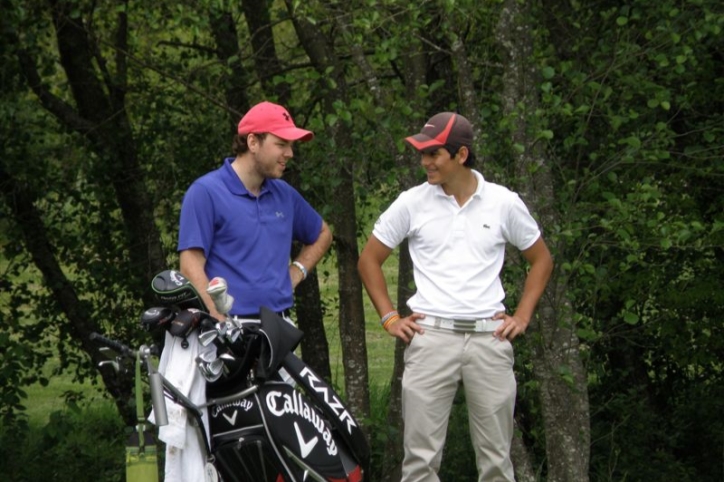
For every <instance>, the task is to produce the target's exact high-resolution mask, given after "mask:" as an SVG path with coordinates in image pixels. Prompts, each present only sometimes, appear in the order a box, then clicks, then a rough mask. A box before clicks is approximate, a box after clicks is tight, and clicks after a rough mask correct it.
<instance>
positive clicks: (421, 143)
mask: <svg viewBox="0 0 724 482" xmlns="http://www.w3.org/2000/svg"><path fill="white" fill-rule="evenodd" d="M405 142H407V143H408V144H410V145H411V146H412V147H414V148H415V149H417V150H418V151H426V150H428V149H436V148H438V147H443V146H444V145H445V144H443V143H441V142H440V141H438V140H437V139H433V138H432V137H430V136H426V135H425V134H415V135H414V136H410V137H406V138H405Z"/></svg>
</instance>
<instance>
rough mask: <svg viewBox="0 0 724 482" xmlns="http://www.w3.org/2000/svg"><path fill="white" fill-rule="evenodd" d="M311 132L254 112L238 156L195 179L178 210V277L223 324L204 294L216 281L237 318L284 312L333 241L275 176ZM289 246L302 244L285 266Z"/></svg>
mask: <svg viewBox="0 0 724 482" xmlns="http://www.w3.org/2000/svg"><path fill="white" fill-rule="evenodd" d="M313 137H314V134H313V133H312V132H310V131H307V130H304V129H300V128H298V127H297V126H296V125H294V121H293V120H292V117H291V116H290V115H289V112H287V110H286V109H285V108H284V107H282V106H280V105H277V104H273V103H271V102H262V103H260V104H257V105H255V106H254V107H252V108H251V109H250V110H249V112H247V113H246V115H244V117H243V118H242V119H241V121H240V122H239V127H238V135H237V136H236V137H235V138H234V143H233V151H234V154H235V155H236V157H230V158H227V159H225V161H224V164H223V165H222V166H221V167H220V168H219V169H217V170H215V171H212V172H210V173H208V174H206V175H204V176H202V177H200V178H199V179H197V180H196V181H194V183H193V184H192V185H191V187H190V188H189V189H188V191H187V192H186V195H185V196H184V199H183V203H182V205H181V222H180V228H179V241H178V250H179V252H180V268H181V272H182V273H183V275H184V276H186V277H187V278H188V279H189V280H190V281H191V283H193V285H194V286H195V287H196V288H197V290H198V291H199V293H200V295H201V296H202V297H203V298H204V301H205V302H206V305H207V306H208V307H209V308H210V312H211V315H213V316H215V317H217V318H219V319H224V316H223V315H222V314H220V313H218V312H217V311H216V309H215V307H214V303H213V302H212V301H211V298H210V297H209V296H208V294H207V293H206V287H207V286H208V283H209V280H210V279H212V278H214V277H217V276H218V277H222V278H224V279H225V280H226V281H227V283H228V290H229V294H230V295H231V296H233V298H234V304H233V306H232V308H231V310H230V311H229V314H230V315H232V316H238V317H240V318H258V313H259V310H260V307H262V306H265V307H267V308H269V309H271V310H272V311H276V312H278V313H280V314H281V313H283V314H285V315H286V314H288V310H289V308H291V306H292V303H293V291H294V288H296V286H297V285H298V284H299V283H300V282H302V281H303V280H304V279H305V278H306V276H307V273H308V272H309V270H311V269H313V268H314V266H315V265H316V264H317V262H319V260H320V259H321V258H322V256H323V255H324V253H325V252H326V251H327V250H328V249H329V246H330V244H331V243H332V233H331V231H330V229H329V226H327V223H325V222H324V220H323V219H322V217H321V216H320V215H319V214H318V213H317V212H316V211H315V210H314V209H313V208H312V207H311V206H310V205H309V203H308V202H307V201H306V200H305V199H304V198H303V197H302V196H301V195H300V194H299V193H298V192H297V191H296V190H295V189H294V188H293V187H291V186H290V185H289V184H287V183H286V182H285V181H282V180H281V179H280V178H281V177H282V174H283V173H284V169H285V168H286V164H287V162H289V161H290V160H291V158H292V155H293V152H292V147H293V144H294V142H296V141H299V142H305V141H310V140H312V138H313ZM292 241H299V242H301V243H302V245H303V247H302V249H301V251H300V253H299V255H298V256H297V257H296V259H295V260H293V261H292V262H291V263H290V255H291V246H292Z"/></svg>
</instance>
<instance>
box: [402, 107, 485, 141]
mask: <svg viewBox="0 0 724 482" xmlns="http://www.w3.org/2000/svg"><path fill="white" fill-rule="evenodd" d="M405 141H406V142H408V143H409V144H410V145H411V146H412V147H414V148H415V149H417V150H418V151H427V150H431V149H437V148H439V147H443V146H445V145H451V146H455V147H461V146H465V147H470V146H472V144H473V128H472V126H471V125H470V122H469V121H468V120H467V119H466V118H465V117H463V116H461V115H460V114H456V113H455V112H441V113H439V114H435V115H434V116H432V117H430V119H429V120H428V121H427V122H426V123H425V125H424V126H423V128H422V130H421V131H420V133H419V134H415V135H414V136H410V137H406V138H405Z"/></svg>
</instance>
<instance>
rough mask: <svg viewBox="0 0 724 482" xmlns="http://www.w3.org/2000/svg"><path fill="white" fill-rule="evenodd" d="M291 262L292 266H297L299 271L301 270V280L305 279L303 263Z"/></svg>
mask: <svg viewBox="0 0 724 482" xmlns="http://www.w3.org/2000/svg"><path fill="white" fill-rule="evenodd" d="M292 264H293V265H294V266H296V267H297V268H299V271H301V272H302V281H304V280H305V279H307V268H305V267H304V265H303V264H302V263H300V262H299V261H292Z"/></svg>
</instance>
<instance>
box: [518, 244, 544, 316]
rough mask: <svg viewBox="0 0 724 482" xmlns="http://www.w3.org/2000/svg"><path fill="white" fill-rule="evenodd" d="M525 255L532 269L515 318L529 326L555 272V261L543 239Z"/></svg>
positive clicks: (524, 286)
mask: <svg viewBox="0 0 724 482" xmlns="http://www.w3.org/2000/svg"><path fill="white" fill-rule="evenodd" d="M523 254H524V256H525V257H526V258H527V259H528V261H529V262H530V265H531V267H530V270H529V271H528V275H527V276H526V278H525V283H524V285H523V293H522V295H521V297H520V302H519V303H518V306H517V308H516V310H515V315H514V316H515V317H516V318H518V319H520V320H521V321H522V322H524V323H525V324H526V326H527V324H528V323H530V320H531V318H533V313H534V311H535V307H536V306H537V305H538V301H540V298H541V296H543V292H544V291H545V288H546V285H547V284H548V280H549V279H550V277H551V273H552V272H553V259H552V257H551V255H550V252H549V251H548V247H547V246H546V245H545V242H544V241H543V240H542V238H541V239H540V240H539V241H538V242H537V243H536V244H535V245H534V246H533V247H531V249H530V250H528V251H527V252H524V253H523Z"/></svg>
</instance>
